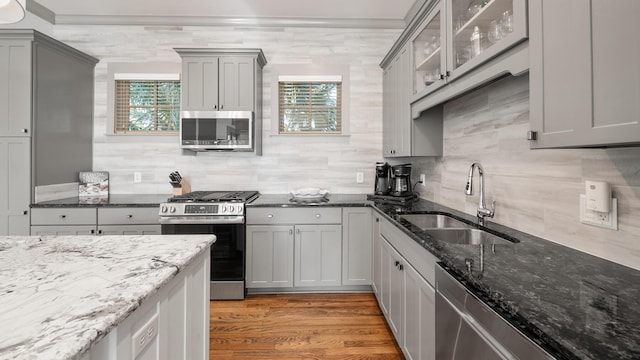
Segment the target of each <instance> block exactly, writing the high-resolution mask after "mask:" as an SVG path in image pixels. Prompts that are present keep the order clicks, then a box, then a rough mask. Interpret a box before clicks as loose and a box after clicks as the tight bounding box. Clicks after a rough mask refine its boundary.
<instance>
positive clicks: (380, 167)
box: [374, 162, 391, 195]
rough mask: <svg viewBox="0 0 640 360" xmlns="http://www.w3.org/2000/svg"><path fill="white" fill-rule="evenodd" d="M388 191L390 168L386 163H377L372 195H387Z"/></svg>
mask: <svg viewBox="0 0 640 360" xmlns="http://www.w3.org/2000/svg"><path fill="white" fill-rule="evenodd" d="M389 191H391V168H390V167H389V164H388V163H386V162H377V163H376V181H375V189H374V193H375V194H376V195H388V194H389Z"/></svg>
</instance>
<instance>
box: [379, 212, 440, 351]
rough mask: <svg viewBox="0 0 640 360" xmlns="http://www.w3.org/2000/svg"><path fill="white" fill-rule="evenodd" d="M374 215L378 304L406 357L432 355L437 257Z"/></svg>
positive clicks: (433, 348) (433, 347)
mask: <svg viewBox="0 0 640 360" xmlns="http://www.w3.org/2000/svg"><path fill="white" fill-rule="evenodd" d="M374 218H375V219H376V223H375V224H374V227H373V228H374V233H377V239H375V240H374V248H373V256H374V259H373V264H374V266H373V284H374V289H377V292H376V297H377V299H378V303H379V305H380V308H381V310H382V312H383V313H384V315H385V317H386V319H387V323H388V324H389V328H390V329H391V331H392V332H393V334H394V336H395V338H396V341H397V342H398V344H399V345H400V348H401V349H402V352H403V353H404V355H405V357H406V358H407V359H414V360H417V359H421V360H423V359H429V360H431V359H435V288H434V284H435V275H434V269H435V266H436V262H437V258H435V257H434V256H433V255H431V254H430V253H428V252H427V250H425V249H424V248H422V247H420V246H419V245H418V244H417V243H416V242H415V241H413V240H412V239H411V238H409V237H408V236H407V235H405V234H403V233H402V231H400V230H399V229H398V228H396V227H395V225H393V224H391V223H390V222H389V221H388V220H386V219H383V218H381V217H380V216H374Z"/></svg>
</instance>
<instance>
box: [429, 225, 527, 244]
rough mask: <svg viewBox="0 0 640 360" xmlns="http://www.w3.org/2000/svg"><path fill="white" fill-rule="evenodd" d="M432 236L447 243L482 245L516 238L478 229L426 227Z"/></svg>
mask: <svg viewBox="0 0 640 360" xmlns="http://www.w3.org/2000/svg"><path fill="white" fill-rule="evenodd" d="M425 232H426V233H427V234H429V235H430V236H431V237H432V238H434V239H436V240H439V241H442V242H446V243H449V244H460V245H482V244H490V245H491V244H498V245H500V244H505V245H512V244H514V243H517V242H518V240H515V239H514V240H513V241H512V240H508V239H505V238H502V237H499V236H496V235H493V234H491V233H488V232H486V231H484V230H479V229H442V228H440V229H427V230H425Z"/></svg>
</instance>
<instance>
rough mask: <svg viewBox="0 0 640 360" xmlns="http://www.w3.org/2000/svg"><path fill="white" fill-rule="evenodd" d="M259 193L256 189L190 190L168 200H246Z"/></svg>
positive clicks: (253, 197) (255, 196)
mask: <svg viewBox="0 0 640 360" xmlns="http://www.w3.org/2000/svg"><path fill="white" fill-rule="evenodd" d="M259 195H260V193H259V192H257V191H192V192H190V193H188V194H184V195H178V196H174V197H172V198H170V199H169V200H168V201H169V202H248V201H250V200H253V199H255V198H257V197H258V196H259Z"/></svg>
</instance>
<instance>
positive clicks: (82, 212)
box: [31, 207, 161, 235]
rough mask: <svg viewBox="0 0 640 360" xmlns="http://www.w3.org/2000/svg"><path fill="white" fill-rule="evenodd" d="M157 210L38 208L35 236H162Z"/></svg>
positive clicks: (33, 216) (33, 226) (33, 218)
mask: <svg viewBox="0 0 640 360" xmlns="http://www.w3.org/2000/svg"><path fill="white" fill-rule="evenodd" d="M158 220H159V219H158V209H157V207H149V208H146V207H131V208H46V209H45V208H34V209H32V210H31V235H160V233H161V231H160V223H159V221H158Z"/></svg>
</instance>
